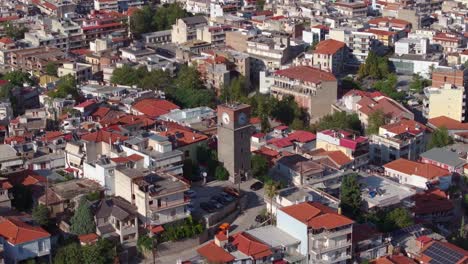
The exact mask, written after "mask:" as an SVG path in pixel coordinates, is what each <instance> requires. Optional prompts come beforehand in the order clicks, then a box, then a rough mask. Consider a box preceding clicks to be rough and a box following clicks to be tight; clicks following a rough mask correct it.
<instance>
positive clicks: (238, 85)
mask: <svg viewBox="0 0 468 264" xmlns="http://www.w3.org/2000/svg"><path fill="white" fill-rule="evenodd" d="M247 95H248V90H247V87H246V84H245V78H244V77H243V76H239V77H237V78H234V79H233V80H232V81H231V82H230V83H229V85H228V86H227V87H224V88H223V90H222V94H221V100H223V101H230V102H232V101H240V100H241V99H243V98H245V97H247Z"/></svg>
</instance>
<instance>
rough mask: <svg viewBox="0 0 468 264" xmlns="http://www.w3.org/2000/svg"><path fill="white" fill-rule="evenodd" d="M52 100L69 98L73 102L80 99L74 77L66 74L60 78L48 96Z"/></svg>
mask: <svg viewBox="0 0 468 264" xmlns="http://www.w3.org/2000/svg"><path fill="white" fill-rule="evenodd" d="M48 95H49V96H50V97H52V98H68V97H71V98H73V99H75V100H78V99H79V98H80V93H79V92H78V89H77V88H76V80H75V77H73V76H72V75H70V74H68V75H66V76H63V77H61V78H60V79H59V80H58V82H57V86H56V87H55V89H54V90H53V91H51V92H49V94H48Z"/></svg>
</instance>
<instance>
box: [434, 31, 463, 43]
mask: <svg viewBox="0 0 468 264" xmlns="http://www.w3.org/2000/svg"><path fill="white" fill-rule="evenodd" d="M432 39H433V40H440V41H448V42H458V41H460V40H461V37H460V35H458V34H448V33H442V32H439V33H437V34H436V35H435V36H434V37H432Z"/></svg>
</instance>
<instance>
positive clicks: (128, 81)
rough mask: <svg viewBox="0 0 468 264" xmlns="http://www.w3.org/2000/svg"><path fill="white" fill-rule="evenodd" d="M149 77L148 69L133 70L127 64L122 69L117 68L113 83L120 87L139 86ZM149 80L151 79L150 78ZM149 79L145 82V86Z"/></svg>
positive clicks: (114, 72) (112, 77)
mask: <svg viewBox="0 0 468 264" xmlns="http://www.w3.org/2000/svg"><path fill="white" fill-rule="evenodd" d="M147 75H148V71H147V69H146V67H139V68H137V69H135V68H132V67H131V66H130V65H127V64H125V65H124V66H122V67H121V68H116V69H114V71H113V72H112V76H111V82H112V83H114V84H120V85H129V86H131V85H138V84H139V83H140V81H142V80H144V78H145V76H147ZM148 78H149V77H148ZM148 81H149V79H147V80H145V85H148V84H147V82H148Z"/></svg>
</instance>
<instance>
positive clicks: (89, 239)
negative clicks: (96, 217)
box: [78, 233, 99, 244]
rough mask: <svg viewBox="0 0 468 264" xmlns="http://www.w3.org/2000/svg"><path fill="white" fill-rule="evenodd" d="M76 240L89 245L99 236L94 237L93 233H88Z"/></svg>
mask: <svg viewBox="0 0 468 264" xmlns="http://www.w3.org/2000/svg"><path fill="white" fill-rule="evenodd" d="M78 239H79V240H80V242H81V243H84V244H90V243H94V242H96V241H97V240H98V239H99V236H98V235H96V234H95V233H90V234H86V235H80V236H78Z"/></svg>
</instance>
